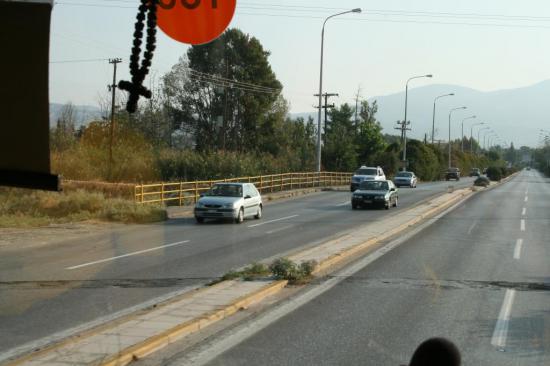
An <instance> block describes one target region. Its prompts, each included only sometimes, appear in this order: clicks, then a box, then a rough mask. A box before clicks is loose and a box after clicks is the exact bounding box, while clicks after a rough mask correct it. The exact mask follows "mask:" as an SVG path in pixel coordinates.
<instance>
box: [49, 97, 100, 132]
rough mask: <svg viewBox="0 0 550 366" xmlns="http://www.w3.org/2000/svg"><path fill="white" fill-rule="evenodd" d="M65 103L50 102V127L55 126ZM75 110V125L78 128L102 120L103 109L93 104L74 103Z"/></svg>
mask: <svg viewBox="0 0 550 366" xmlns="http://www.w3.org/2000/svg"><path fill="white" fill-rule="evenodd" d="M64 106H65V104H60V103H50V127H55V124H56V123H57V120H58V119H59V118H60V117H61V112H62V110H63V107H64ZM73 108H74V111H75V127H76V128H77V129H78V128H79V127H80V126H82V125H86V124H87V123H88V122H90V121H93V120H98V119H99V120H101V109H99V108H98V107H95V106H91V105H73Z"/></svg>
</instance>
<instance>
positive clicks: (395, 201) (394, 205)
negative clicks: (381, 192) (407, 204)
mask: <svg viewBox="0 0 550 366" xmlns="http://www.w3.org/2000/svg"><path fill="white" fill-rule="evenodd" d="M397 200H398V198H397V197H395V199H394V200H393V207H397Z"/></svg>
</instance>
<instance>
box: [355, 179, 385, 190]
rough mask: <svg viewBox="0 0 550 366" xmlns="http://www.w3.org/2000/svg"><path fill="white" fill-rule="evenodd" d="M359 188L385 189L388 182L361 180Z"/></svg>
mask: <svg viewBox="0 0 550 366" xmlns="http://www.w3.org/2000/svg"><path fill="white" fill-rule="evenodd" d="M359 188H360V189H361V190H363V191H387V190H388V189H389V185H388V182H377V181H367V182H361V184H360V186H359Z"/></svg>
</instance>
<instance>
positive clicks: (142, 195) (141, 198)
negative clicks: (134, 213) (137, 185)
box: [140, 183, 144, 203]
mask: <svg viewBox="0 0 550 366" xmlns="http://www.w3.org/2000/svg"><path fill="white" fill-rule="evenodd" d="M143 197H144V194H143V183H142V184H141V197H140V200H141V203H143V201H144V199H143Z"/></svg>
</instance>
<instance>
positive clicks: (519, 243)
mask: <svg viewBox="0 0 550 366" xmlns="http://www.w3.org/2000/svg"><path fill="white" fill-rule="evenodd" d="M522 245H523V239H518V240H517V241H516V248H515V249H514V259H519V258H520V257H521V246H522Z"/></svg>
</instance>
